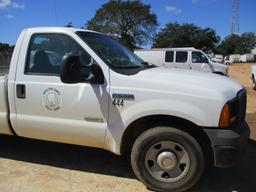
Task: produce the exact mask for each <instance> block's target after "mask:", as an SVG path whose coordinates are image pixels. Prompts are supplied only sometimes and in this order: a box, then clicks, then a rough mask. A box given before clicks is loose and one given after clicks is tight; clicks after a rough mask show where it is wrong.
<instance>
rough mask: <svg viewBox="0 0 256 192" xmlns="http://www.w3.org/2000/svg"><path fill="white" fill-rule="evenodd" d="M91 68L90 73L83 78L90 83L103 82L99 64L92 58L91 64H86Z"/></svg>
mask: <svg viewBox="0 0 256 192" xmlns="http://www.w3.org/2000/svg"><path fill="white" fill-rule="evenodd" d="M88 67H89V68H90V69H91V73H90V75H89V77H88V78H86V79H84V80H85V81H89V82H90V83H92V84H100V85H102V84H104V82H105V80H104V74H103V71H102V69H101V67H100V66H99V64H98V63H97V62H96V61H94V59H93V58H92V60H91V64H90V65H89V66H88Z"/></svg>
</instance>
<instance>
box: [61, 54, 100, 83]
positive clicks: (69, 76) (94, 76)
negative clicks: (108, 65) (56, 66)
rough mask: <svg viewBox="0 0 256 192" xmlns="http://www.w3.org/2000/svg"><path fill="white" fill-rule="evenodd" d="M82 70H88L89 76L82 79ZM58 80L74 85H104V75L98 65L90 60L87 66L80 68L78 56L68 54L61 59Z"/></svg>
mask: <svg viewBox="0 0 256 192" xmlns="http://www.w3.org/2000/svg"><path fill="white" fill-rule="evenodd" d="M82 68H88V69H89V76H88V77H87V78H86V77H83V76H84V75H83V74H82ZM60 78H61V81H62V82H63V83H67V84H75V83H82V82H89V83H92V84H104V74H103V71H102V69H101V68H100V66H99V65H98V63H96V62H95V61H94V60H93V59H91V63H90V64H89V65H88V66H82V64H81V62H80V57H79V55H76V54H73V53H69V54H66V55H65V56H64V57H63V59H62V64H61V67H60Z"/></svg>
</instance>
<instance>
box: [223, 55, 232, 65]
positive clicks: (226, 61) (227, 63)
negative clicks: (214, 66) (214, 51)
mask: <svg viewBox="0 0 256 192" xmlns="http://www.w3.org/2000/svg"><path fill="white" fill-rule="evenodd" d="M224 64H225V65H228V66H229V65H230V64H231V62H230V60H229V56H226V57H224Z"/></svg>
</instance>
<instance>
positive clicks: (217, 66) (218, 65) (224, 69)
mask: <svg viewBox="0 0 256 192" xmlns="http://www.w3.org/2000/svg"><path fill="white" fill-rule="evenodd" d="M211 65H212V67H213V69H214V71H215V72H222V73H224V74H227V69H228V66H227V65H225V64H221V63H216V62H214V61H211Z"/></svg>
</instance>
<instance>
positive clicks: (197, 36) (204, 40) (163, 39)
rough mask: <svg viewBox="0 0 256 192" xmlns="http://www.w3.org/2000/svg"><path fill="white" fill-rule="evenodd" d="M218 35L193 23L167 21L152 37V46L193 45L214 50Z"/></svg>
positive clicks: (218, 38) (218, 39)
mask: <svg viewBox="0 0 256 192" xmlns="http://www.w3.org/2000/svg"><path fill="white" fill-rule="evenodd" d="M219 41H220V37H219V36H218V35H217V34H216V32H215V30H213V29H211V28H205V29H202V28H200V27H198V26H196V25H194V24H187V23H185V24H178V23H168V24H166V26H165V27H164V28H163V29H161V30H160V32H159V33H158V34H157V35H156V37H155V39H154V44H153V47H156V48H165V47H195V48H198V49H203V50H214V49H215V47H216V46H217V44H218V43H219Z"/></svg>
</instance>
